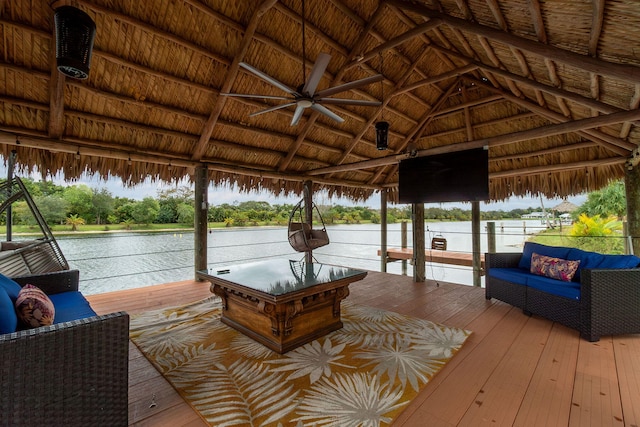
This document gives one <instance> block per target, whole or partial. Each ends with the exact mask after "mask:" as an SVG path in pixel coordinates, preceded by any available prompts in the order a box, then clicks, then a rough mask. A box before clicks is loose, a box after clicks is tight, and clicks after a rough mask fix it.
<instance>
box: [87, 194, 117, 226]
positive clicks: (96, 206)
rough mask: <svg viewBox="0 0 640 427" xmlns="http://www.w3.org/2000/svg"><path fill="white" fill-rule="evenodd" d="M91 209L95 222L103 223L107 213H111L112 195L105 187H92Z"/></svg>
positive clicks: (112, 205) (107, 215)
mask: <svg viewBox="0 0 640 427" xmlns="http://www.w3.org/2000/svg"><path fill="white" fill-rule="evenodd" d="M92 201H93V211H94V213H95V217H96V224H104V223H105V222H106V221H107V218H108V217H109V215H111V214H112V213H113V207H114V201H113V195H112V194H111V193H110V192H109V190H107V189H106V188H102V189H101V190H98V189H96V188H94V189H93V198H92Z"/></svg>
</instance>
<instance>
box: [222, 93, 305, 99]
mask: <svg viewBox="0 0 640 427" xmlns="http://www.w3.org/2000/svg"><path fill="white" fill-rule="evenodd" d="M220 95H223V96H231V97H234V98H256V99H279V100H282V101H287V100H292V99H293V98H292V97H290V96H273V95H256V94H244V93H221V94H220Z"/></svg>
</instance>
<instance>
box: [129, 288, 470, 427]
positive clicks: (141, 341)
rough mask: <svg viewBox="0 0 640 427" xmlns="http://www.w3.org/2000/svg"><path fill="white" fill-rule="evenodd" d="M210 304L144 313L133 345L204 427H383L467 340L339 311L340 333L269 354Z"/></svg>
mask: <svg viewBox="0 0 640 427" xmlns="http://www.w3.org/2000/svg"><path fill="white" fill-rule="evenodd" d="M220 313H221V303H220V300H219V299H218V298H217V297H211V298H207V299H205V300H202V301H198V302H195V303H193V304H190V305H187V306H182V307H172V308H167V309H162V310H156V311H152V312H147V313H144V314H141V315H138V316H134V317H133V318H132V321H131V339H132V340H133V342H134V343H135V344H136V345H137V346H138V347H139V348H140V350H141V351H142V352H143V353H144V355H145V356H146V357H147V358H148V359H149V360H150V361H151V363H153V365H154V366H155V367H156V368H157V369H158V370H159V371H160V373H162V375H163V376H164V377H165V378H166V379H167V380H168V381H169V382H170V383H171V384H172V385H173V386H174V387H175V388H176V390H177V391H178V392H179V393H180V394H181V395H182V396H183V397H184V399H185V400H186V401H188V402H189V403H190V404H191V405H192V406H193V407H194V408H195V409H196V410H197V411H198V412H199V413H200V414H201V416H202V417H203V418H204V419H205V420H206V421H207V422H208V423H209V424H210V425H212V426H216V427H217V426H235V425H246V426H305V425H317V426H340V427H348V426H354V427H355V426H382V425H388V424H390V423H391V422H392V420H393V419H394V418H395V417H397V416H398V415H399V414H400V412H401V411H402V410H403V408H404V407H405V406H406V405H407V404H408V403H409V402H410V400H411V399H412V398H413V397H414V396H415V395H416V394H417V393H418V391H419V390H420V389H421V388H422V387H423V386H424V385H425V384H426V383H427V382H428V381H429V380H430V379H431V378H432V377H433V376H434V375H435V374H436V372H438V371H439V370H440V369H441V368H442V367H443V366H444V365H445V364H446V363H447V361H448V360H450V359H451V357H452V356H453V355H454V354H455V353H456V352H457V351H458V349H460V347H461V346H462V344H463V343H464V342H465V340H466V339H467V337H468V336H469V334H470V332H468V331H465V330H461V329H456V328H448V327H446V326H442V325H437V324H434V323H432V322H429V321H426V320H422V319H417V318H412V317H407V316H403V315H400V314H397V313H393V312H389V311H384V310H379V309H376V308H371V307H366V306H361V305H356V304H352V303H349V302H347V301H343V302H342V321H343V323H344V327H343V328H342V329H340V330H338V331H335V332H332V333H330V334H328V335H326V336H324V337H322V338H319V339H317V340H315V341H313V342H311V343H309V344H306V345H304V346H301V347H299V348H297V349H295V350H292V351H290V352H288V353H286V354H283V355H280V354H277V353H275V352H273V351H271V350H270V349H268V348H267V347H265V346H263V345H261V344H259V343H257V342H255V341H253V340H252V339H250V338H248V337H246V336H245V335H243V334H241V333H240V332H237V331H236V330H234V329H232V328H230V327H228V326H226V325H224V324H223V323H222V322H220V320H219V319H220Z"/></svg>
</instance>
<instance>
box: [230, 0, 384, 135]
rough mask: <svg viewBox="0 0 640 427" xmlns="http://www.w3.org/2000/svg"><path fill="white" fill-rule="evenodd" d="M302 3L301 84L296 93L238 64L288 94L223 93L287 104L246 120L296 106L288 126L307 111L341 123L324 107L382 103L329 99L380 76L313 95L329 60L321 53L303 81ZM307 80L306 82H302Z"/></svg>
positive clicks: (375, 80) (373, 80) (266, 110)
mask: <svg viewBox="0 0 640 427" xmlns="http://www.w3.org/2000/svg"><path fill="white" fill-rule="evenodd" d="M304 15H305V13H304V1H303V2H302V76H303V77H302V80H303V81H304V83H303V84H302V85H300V86H299V87H298V88H297V89H293V88H291V87H289V86H287V85H285V84H284V83H282V82H280V81H278V80H276V79H274V78H273V77H271V76H269V75H267V74H265V73H263V72H262V71H260V70H258V69H256V68H254V67H252V66H251V65H249V64H247V63H245V62H240V66H241V67H242V68H244V69H246V70H248V71H249V72H251V73H253V74H255V75H256V76H258V77H260V78H261V79H263V80H264V81H266V82H267V83H269V84H271V85H273V86H275V87H277V88H279V89H281V90H283V91H284V92H286V93H287V94H288V96H273V95H255V94H239V93H224V94H222V95H226V96H234V97H239V98H260V99H276V100H282V101H288V102H285V103H284V104H280V105H275V106H273V107H269V108H267V109H264V110H260V111H256V112H255V113H251V114H249V117H254V116H257V115H260V114H264V113H269V112H271V111H276V110H279V109H281V108H287V107H290V106H292V105H295V106H296V110H295V112H294V113H293V118H292V119H291V126H295V125H297V124H298V122H299V121H300V118H301V117H302V113H303V112H304V110H305V109H306V108H312V109H313V110H316V111H318V112H320V113H322V114H324V115H325V116H327V117H330V118H332V119H333V120H335V121H337V122H338V123H342V122H344V119H343V118H342V117H340V116H339V115H337V114H336V113H334V112H333V111H331V110H329V109H328V108H327V107H325V106H324V105H323V104H326V105H362V106H379V105H381V104H382V103H381V102H379V101H364V100H358V99H343V98H328V97H329V96H331V95H335V94H337V93H340V92H344V91H347V90H351V89H355V88H357V87H360V86H365V85H368V84H371V83H375V82H379V81H381V80H382V79H383V78H384V76H383V75H382V74H377V75H375V76H370V77H365V78H363V79H360V80H356V81H353V82H350V83H344V84H341V85H338V86H334V87H330V88H327V89H323V90H321V91H319V92H316V88H317V87H318V83H320V79H321V78H322V76H323V75H324V71H325V70H326V69H327V65H329V61H330V60H331V55H329V54H328V53H320V54H319V55H318V58H316V62H315V64H314V65H313V68H312V69H311V74H309V79H308V80H306V79H305V73H306V64H305V57H306V52H305V40H304ZM305 80H306V81H305Z"/></svg>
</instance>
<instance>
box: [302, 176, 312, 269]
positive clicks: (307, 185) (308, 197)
mask: <svg viewBox="0 0 640 427" xmlns="http://www.w3.org/2000/svg"><path fill="white" fill-rule="evenodd" d="M303 185H304V190H303V197H304V222H306V223H307V224H309V229H312V228H313V182H311V180H307V181H305V182H304V184H303ZM305 261H306V262H307V264H311V263H312V262H313V251H307V252H305Z"/></svg>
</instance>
